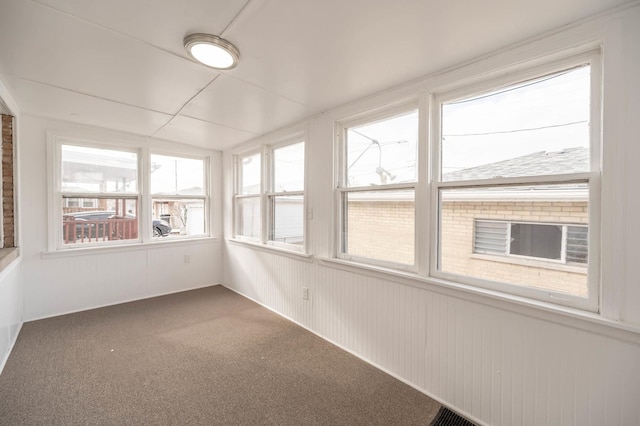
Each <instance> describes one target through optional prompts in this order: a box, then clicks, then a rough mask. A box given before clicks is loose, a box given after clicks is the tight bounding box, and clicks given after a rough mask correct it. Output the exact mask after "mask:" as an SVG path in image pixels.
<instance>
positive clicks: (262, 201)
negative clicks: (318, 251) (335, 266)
mask: <svg viewBox="0 0 640 426" xmlns="http://www.w3.org/2000/svg"><path fill="white" fill-rule="evenodd" d="M307 135H308V131H307V130H306V129H305V130H304V131H299V132H294V133H288V134H287V135H286V136H284V137H281V138H277V139H275V140H273V141H272V142H271V143H268V144H267V143H265V144H263V145H261V146H259V147H258V148H253V149H250V150H246V151H242V152H237V153H235V154H234V155H233V206H232V208H233V212H232V216H233V239H234V240H236V241H242V242H247V243H252V244H259V245H262V246H264V247H269V248H272V249H274V250H282V251H286V252H293V253H300V254H304V255H306V253H307V252H308V244H309V242H308V238H307V229H308V211H309V210H308V200H307V196H306V194H307V170H308V158H309V155H308V150H307V147H308V145H307V140H308V137H307ZM300 142H303V143H304V144H305V151H304V152H305V154H304V184H303V188H304V189H303V190H302V191H291V192H275V191H273V182H274V171H275V169H274V165H273V151H274V150H276V149H278V148H283V147H286V146H288V145H293V144H296V143H300ZM254 155H258V156H259V158H260V190H259V192H258V193H256V194H242V193H241V191H242V160H243V159H244V158H247V157H252V156H254ZM283 195H300V196H302V197H303V200H304V201H303V212H304V217H303V239H304V241H303V244H301V245H298V244H287V243H282V242H278V241H272V240H270V238H269V236H270V234H271V232H272V226H273V225H272V219H273V212H272V202H273V199H275V198H276V197H278V196H283ZM251 198H255V199H258V200H259V205H260V210H259V211H260V221H259V223H260V232H259V237H251V236H248V235H242V234H240V233H239V227H240V224H241V220H240V216H239V215H240V209H239V208H238V201H239V200H242V199H251Z"/></svg>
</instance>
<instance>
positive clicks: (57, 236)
mask: <svg viewBox="0 0 640 426" xmlns="http://www.w3.org/2000/svg"><path fill="white" fill-rule="evenodd" d="M50 145H51V149H50V150H49V153H50V165H51V170H50V172H51V176H52V179H51V184H50V189H51V190H52V193H53V194H54V195H55V196H54V197H52V205H53V208H52V209H51V210H50V211H51V213H50V232H49V249H50V250H56V249H65V248H82V247H94V246H109V245H121V244H130V243H140V242H147V241H163V240H165V239H174V238H192V237H203V236H207V235H208V233H209V203H210V201H209V188H208V164H209V163H208V161H209V159H208V158H207V157H204V156H201V157H192V158H189V157H185V156H182V155H181V156H175V155H164V154H156V153H151V154H149V153H148V151H146V150H145V149H143V148H137V147H113V146H106V145H104V146H103V145H97V144H93V143H90V142H84V141H78V140H70V139H66V138H62V137H57V136H54V137H52V138H51V141H50ZM141 164H144V165H145V166H144V167H142V166H141ZM143 168H144V169H145V173H142V169H143Z"/></svg>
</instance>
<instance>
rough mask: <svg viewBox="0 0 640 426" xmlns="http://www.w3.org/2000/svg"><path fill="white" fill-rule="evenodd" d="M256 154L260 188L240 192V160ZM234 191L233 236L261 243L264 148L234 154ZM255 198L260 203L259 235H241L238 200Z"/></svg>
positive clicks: (262, 238)
mask: <svg viewBox="0 0 640 426" xmlns="http://www.w3.org/2000/svg"><path fill="white" fill-rule="evenodd" d="M254 155H258V158H259V159H260V188H259V190H258V192H257V193H255V194H243V193H242V160H243V159H244V158H247V157H253V156H254ZM233 165H234V167H233V168H234V173H233V175H234V177H233V182H234V191H233V237H234V238H235V239H237V240H239V241H247V242H252V243H262V242H263V241H264V231H265V229H264V219H265V218H264V200H263V198H264V197H263V196H262V194H263V193H264V167H263V166H264V149H262V148H261V149H257V150H251V151H247V152H246V153H242V154H237V155H234V158H233ZM252 198H255V199H257V200H258V202H259V204H260V209H259V211H260V221H259V223H260V232H259V235H260V236H259V237H252V236H249V235H243V234H241V233H239V229H240V224H241V220H240V217H239V214H240V209H239V208H238V202H239V200H243V199H252Z"/></svg>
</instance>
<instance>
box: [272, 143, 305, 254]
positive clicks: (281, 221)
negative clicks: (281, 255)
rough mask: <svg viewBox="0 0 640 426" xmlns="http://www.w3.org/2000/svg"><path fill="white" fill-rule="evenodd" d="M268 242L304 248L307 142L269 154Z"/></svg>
mask: <svg viewBox="0 0 640 426" xmlns="http://www.w3.org/2000/svg"><path fill="white" fill-rule="evenodd" d="M268 155H269V160H270V161H269V164H270V165H271V170H270V172H271V173H270V176H269V177H270V185H269V192H268V193H267V206H268V212H269V214H268V241H269V243H270V244H272V245H276V246H278V245H282V246H284V247H287V248H292V249H301V248H302V246H303V245H304V217H305V213H304V142H296V143H293V144H288V145H285V146H281V147H277V148H272V149H270V150H269V153H268Z"/></svg>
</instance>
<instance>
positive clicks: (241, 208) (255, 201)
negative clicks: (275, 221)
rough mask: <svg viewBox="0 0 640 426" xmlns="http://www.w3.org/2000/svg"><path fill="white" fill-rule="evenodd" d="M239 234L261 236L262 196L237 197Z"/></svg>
mask: <svg viewBox="0 0 640 426" xmlns="http://www.w3.org/2000/svg"><path fill="white" fill-rule="evenodd" d="M236 209H237V211H236V214H237V218H238V220H237V226H238V229H237V230H236V234H237V235H243V236H245V237H253V238H260V197H247V198H237V199H236Z"/></svg>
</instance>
